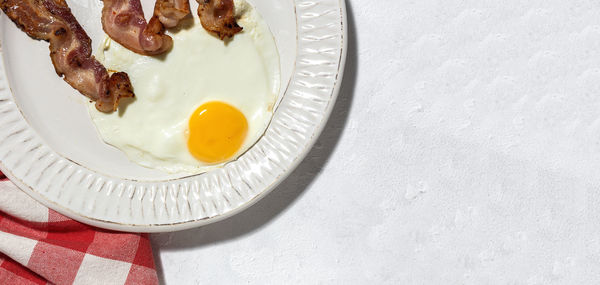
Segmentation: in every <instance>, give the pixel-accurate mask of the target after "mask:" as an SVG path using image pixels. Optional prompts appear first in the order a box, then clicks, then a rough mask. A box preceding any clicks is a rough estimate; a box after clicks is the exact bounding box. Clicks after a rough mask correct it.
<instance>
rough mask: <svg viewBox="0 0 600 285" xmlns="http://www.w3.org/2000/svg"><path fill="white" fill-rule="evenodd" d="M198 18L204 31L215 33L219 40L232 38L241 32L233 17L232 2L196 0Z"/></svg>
mask: <svg viewBox="0 0 600 285" xmlns="http://www.w3.org/2000/svg"><path fill="white" fill-rule="evenodd" d="M196 1H198V5H199V6H198V16H199V17H200V22H202V26H203V27H204V29H206V30H207V31H209V32H211V33H215V34H216V35H217V36H218V37H219V38H220V39H224V38H228V37H233V35H235V34H237V33H239V32H241V31H242V27H240V26H239V25H238V23H237V22H236V20H235V15H234V12H233V10H234V3H233V0H196Z"/></svg>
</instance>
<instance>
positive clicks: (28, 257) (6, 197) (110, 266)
mask: <svg viewBox="0 0 600 285" xmlns="http://www.w3.org/2000/svg"><path fill="white" fill-rule="evenodd" d="M47 283H54V284H86V285H87V284H158V278H157V275H156V270H155V267H154V258H153V257H152V248H151V247H150V242H149V240H148V235H147V234H130V233H119V232H112V231H107V230H102V229H98V228H94V227H91V226H87V225H84V224H81V223H79V222H76V221H73V220H71V219H68V218H66V217H64V216H62V215H60V214H58V213H56V212H55V211H52V210H49V209H48V208H46V207H44V206H42V205H41V204H39V203H37V202H36V201H34V200H33V199H32V198H30V197H29V196H27V195H26V194H25V193H23V192H21V191H20V190H19V189H18V188H17V187H16V186H15V185H14V184H12V183H11V182H10V181H8V180H7V179H5V178H4V175H2V173H1V172H0V284H47Z"/></svg>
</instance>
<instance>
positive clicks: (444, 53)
mask: <svg viewBox="0 0 600 285" xmlns="http://www.w3.org/2000/svg"><path fill="white" fill-rule="evenodd" d="M348 2H349V3H348V8H349V9H348V13H349V33H350V39H349V41H350V42H349V47H350V49H349V54H348V63H347V71H346V74H345V79H344V80H345V81H344V84H343V89H342V92H341V94H340V98H339V102H338V103H337V105H336V106H335V109H334V113H333V117H332V119H331V120H330V122H329V124H328V125H327V127H326V129H325V131H324V133H323V135H322V136H321V138H320V139H319V141H318V143H317V145H316V147H315V148H314V149H313V150H312V151H311V153H310V154H309V156H308V158H307V159H306V160H305V161H304V162H303V163H302V164H301V165H300V167H299V168H298V169H297V170H296V171H295V172H294V173H293V174H292V176H291V177H290V178H289V179H287V180H286V181H285V182H284V183H283V184H282V185H281V186H280V187H279V188H277V189H276V190H275V191H274V192H273V193H272V194H270V195H269V196H268V197H267V198H265V199H264V200H263V201H261V202H259V203H258V204H257V205H255V206H254V207H252V208H251V209H249V210H247V211H245V212H243V213H241V214H239V215H238V216H236V217H233V218H231V219H229V220H226V221H223V222H220V223H217V224H213V225H210V226H206V227H203V228H200V229H195V230H190V231H186V232H181V233H173V234H159V235H154V236H152V240H153V245H154V246H155V249H156V257H157V262H159V263H160V264H161V265H159V266H160V269H161V278H162V281H163V282H165V283H167V284H218V283H222V284H230V283H250V284H293V283H299V284H318V283H321V284H593V283H596V284H597V283H598V282H600V175H598V173H599V172H600V2H598V1H583V0H569V1H565V0H528V1H518V0H505V1H498V0H492V1H490V0H437V1H436V0H418V1H415V0H378V1H372V0H349V1H348Z"/></svg>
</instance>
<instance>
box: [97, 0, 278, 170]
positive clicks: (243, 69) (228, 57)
mask: <svg viewBox="0 0 600 285" xmlns="http://www.w3.org/2000/svg"><path fill="white" fill-rule="evenodd" d="M234 16H236V17H237V21H238V22H239V23H240V25H241V26H243V27H244V32H242V33H239V34H237V35H236V36H235V38H233V39H232V40H231V41H229V42H227V44H225V43H224V42H223V41H221V40H220V39H219V38H217V37H215V36H214V35H213V34H211V33H209V32H208V31H206V30H205V29H204V28H203V26H202V25H201V23H200V22H199V20H198V19H197V18H188V19H186V21H190V22H189V23H186V28H185V29H180V30H178V31H169V32H167V33H168V34H169V35H170V36H171V37H172V38H173V43H174V44H173V48H172V50H171V51H170V52H169V53H168V54H166V55H165V56H163V57H149V56H143V55H140V54H137V53H134V52H132V51H130V50H129V49H127V48H125V47H124V46H122V45H120V44H118V43H117V42H115V41H112V40H110V39H109V38H107V39H106V43H105V45H104V48H103V50H102V51H101V52H100V53H99V54H98V58H99V59H100V60H101V61H102V62H103V63H104V64H105V65H106V66H107V67H109V68H111V69H116V70H123V71H126V72H127V73H128V74H129V76H130V77H131V80H132V83H133V85H134V87H135V90H136V99H135V101H134V102H132V103H131V104H129V105H127V106H126V108H122V109H121V110H120V111H119V112H116V113H113V114H103V113H100V112H97V111H96V110H94V109H93V108H90V114H91V117H92V119H93V122H94V124H95V125H96V128H97V130H98V132H99V134H100V136H101V138H102V139H103V140H104V141H105V142H106V143H108V144H110V145H113V146H115V147H117V148H118V149H120V150H121V151H123V152H124V153H125V154H126V155H127V156H128V157H129V159H130V160H131V161H133V162H136V163H138V164H140V165H143V166H146V167H150V168H155V169H161V170H164V171H167V172H170V173H174V172H187V173H200V172H203V171H207V170H209V169H211V168H214V167H218V166H220V165H222V164H223V163H226V162H228V161H230V160H232V159H235V158H236V157H237V156H239V155H241V154H242V153H243V152H245V151H246V150H247V149H248V148H250V147H251V146H252V145H253V144H254V143H256V141H257V140H258V139H259V138H260V137H261V136H262V134H263V133H264V131H265V129H266V128H267V126H268V124H269V122H270V119H271V117H272V114H273V108H274V105H275V103H276V101H277V96H278V94H279V88H280V71H279V53H278V51H277V48H276V46H275V41H274V39H273V36H272V34H271V32H270V30H269V28H268V26H267V24H266V23H265V21H264V20H263V19H262V18H261V17H260V15H259V14H258V13H257V12H256V11H255V10H254V9H253V8H252V7H251V6H250V5H248V4H247V3H246V2H244V1H241V0H239V1H236V2H235V14H234ZM192 22H193V23H192ZM188 24H189V25H188Z"/></svg>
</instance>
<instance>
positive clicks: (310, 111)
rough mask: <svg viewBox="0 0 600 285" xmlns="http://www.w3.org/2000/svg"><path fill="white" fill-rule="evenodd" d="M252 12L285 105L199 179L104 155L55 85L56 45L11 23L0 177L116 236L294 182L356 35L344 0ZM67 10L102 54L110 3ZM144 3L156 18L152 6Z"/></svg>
mask: <svg viewBox="0 0 600 285" xmlns="http://www.w3.org/2000/svg"><path fill="white" fill-rule="evenodd" d="M249 2H250V3H251V4H253V5H254V6H255V7H256V9H257V10H258V11H259V13H261V14H262V16H263V17H264V18H265V20H266V21H267V23H268V24H269V27H270V28H271V30H272V32H273V34H274V36H275V40H276V43H277V46H278V48H279V52H280V58H281V71H282V82H284V84H283V85H282V94H281V95H280V96H282V97H281V101H280V103H279V106H278V107H277V109H276V111H275V114H274V117H273V120H272V122H271V124H270V126H269V128H268V129H267V131H266V133H265V135H264V136H263V137H262V138H261V139H260V140H259V141H258V142H257V143H256V144H255V145H254V146H253V147H252V148H251V149H250V150H249V151H248V152H246V153H245V154H243V155H242V156H241V157H240V158H239V159H238V160H236V161H233V162H231V163H229V164H227V165H226V166H225V167H224V168H222V169H217V170H213V171H210V172H207V173H204V174H200V175H195V176H188V177H182V175H167V174H164V173H162V172H159V171H154V170H150V169H147V168H144V167H141V166H138V165H136V164H133V163H131V162H130V161H129V160H128V159H127V158H126V157H125V155H124V154H123V153H121V152H120V151H118V150H116V149H115V148H113V147H110V146H108V145H106V144H104V143H103V142H102V141H101V140H100V138H99V137H98V135H97V133H96V131H95V128H94V126H93V125H92V122H91V120H90V118H89V115H88V113H87V109H86V107H85V105H84V102H85V98H84V97H83V96H82V95H80V94H78V93H77V92H76V91H74V90H73V89H71V87H69V86H68V85H67V84H66V83H65V82H63V81H62V79H59V78H58V77H57V76H56V73H55V72H54V68H53V67H52V64H51V62H50V57H49V56H48V45H47V43H45V42H40V41H34V40H32V39H30V38H28V37H27V36H26V35H25V34H24V33H23V32H21V31H20V30H18V29H17V28H16V26H15V25H14V24H13V23H12V22H10V20H9V19H8V18H7V17H6V16H5V15H4V14H2V16H1V18H0V42H1V47H2V50H1V54H2V61H1V62H0V170H2V172H4V173H5V174H6V176H8V177H9V178H10V179H11V180H12V181H13V182H14V183H16V184H17V185H18V186H19V187H20V188H21V189H23V190H24V191H25V192H27V193H28V194H29V195H31V196H32V197H34V198H35V199H37V200H38V201H40V202H42V203H43V204H45V205H46V206H48V207H50V208H52V209H54V210H56V211H58V212H60V213H62V214H64V215H67V216H69V217H71V218H73V219H76V220H79V221H81V222H84V223H87V224H91V225H94V226H98V227H103V228H108V229H114V230H122V231H134V232H162V231H176V230H183V229H188V228H192V227H197V226H201V225H205V224H208V223H211V222H215V221H218V220H221V219H223V218H226V217H229V216H232V215H234V214H236V213H239V212H241V211H242V210H243V209H245V208H247V207H249V206H251V205H252V204H254V203H255V202H256V201H258V200H259V199H260V198H262V197H264V196H265V195H266V194H267V193H268V192H269V191H270V190H272V189H273V188H274V187H275V186H276V185H277V184H279V183H280V182H281V181H282V180H283V179H285V177H286V176H287V175H288V174H289V173H290V172H291V171H292V170H293V169H294V167H295V166H296V165H297V164H298V163H299V162H300V161H301V160H302V159H303V158H304V156H305V155H306V154H307V153H308V151H309V150H310V148H311V147H312V145H313V143H314V142H315V141H316V139H317V137H318V136H319V133H320V132H321V130H322V128H323V127H324V125H325V122H326V121H327V118H328V116H329V113H330V112H331V109H332V107H333V105H334V103H335V99H336V96H337V93H338V91H339V87H340V82H341V79H342V74H343V67H344V61H345V57H346V42H345V39H346V38H347V37H346V36H347V35H346V11H345V3H344V0H296V1H294V0H249ZM68 3H69V5H70V6H71V9H72V10H73V13H74V14H75V16H76V17H77V18H78V19H79V21H80V23H81V24H82V26H83V27H84V28H85V29H86V31H87V32H88V34H89V35H90V37H91V38H92V40H93V45H94V47H97V46H99V44H100V40H101V39H102V37H103V33H102V30H101V24H100V10H101V1H98V0H71V1H68ZM142 3H143V4H144V5H145V10H146V15H148V14H149V13H150V12H151V10H152V6H153V1H152V0H143V1H142ZM191 3H192V5H193V7H194V8H195V7H196V5H195V1H193V0H192V1H191ZM194 15H195V13H194ZM286 83H287V84H286Z"/></svg>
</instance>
